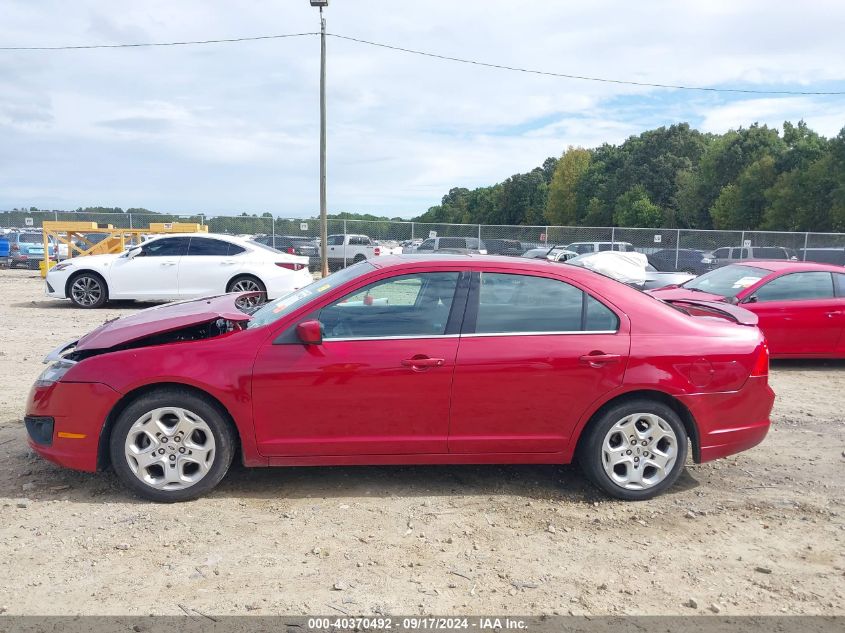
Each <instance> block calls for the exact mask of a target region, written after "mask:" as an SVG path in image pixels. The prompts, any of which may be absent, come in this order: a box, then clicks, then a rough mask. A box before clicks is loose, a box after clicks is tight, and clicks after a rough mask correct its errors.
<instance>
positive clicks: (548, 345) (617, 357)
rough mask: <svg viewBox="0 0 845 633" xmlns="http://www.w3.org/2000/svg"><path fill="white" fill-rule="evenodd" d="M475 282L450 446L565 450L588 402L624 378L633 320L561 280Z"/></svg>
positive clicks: (459, 449)
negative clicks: (625, 320) (629, 327)
mask: <svg viewBox="0 0 845 633" xmlns="http://www.w3.org/2000/svg"><path fill="white" fill-rule="evenodd" d="M473 283H474V288H473V290H472V291H471V292H470V298H469V303H468V306H467V318H466V320H465V327H464V330H465V331H464V333H463V334H462V336H461V342H460V347H459V349H458V357H457V361H456V368H455V379H454V382H453V388H452V415H451V428H450V431H449V452H450V453H552V452H560V451H563V450H564V449H566V447H567V446H568V444H569V438H570V437H571V435H572V432H573V429H574V427H575V426H576V424H577V423H578V421H579V419H580V418H581V415H582V414H583V412H584V411H585V410H586V409H587V408H588V407H589V405H590V404H592V403H593V402H594V401H595V400H596V399H597V398H600V397H601V396H602V395H603V394H604V393H606V392H608V391H610V390H612V389H614V388H615V387H617V386H619V385H620V384H621V383H622V377H623V375H624V373H625V367H626V364H627V360H628V354H629V348H630V341H629V335H628V330H627V326H626V325H625V323H623V322H622V321H621V320H620V318H619V317H618V316H617V315H616V314H615V313H614V312H613V311H612V310H610V309H609V308H608V307H606V306H605V305H604V304H602V303H601V302H599V301H597V300H596V299H595V298H593V297H591V296H590V295H588V294H587V293H585V292H582V291H581V290H580V289H578V288H576V287H575V286H573V285H570V284H568V283H565V282H563V281H560V280H558V279H553V278H549V277H537V276H531V275H518V274H502V273H492V272H483V273H481V274H480V279H477V280H474V282H473ZM476 305H477V316H475V319H474V321H475V324H474V327H473V323H472V321H473V312H475V306H476Z"/></svg>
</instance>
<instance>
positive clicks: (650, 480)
mask: <svg viewBox="0 0 845 633" xmlns="http://www.w3.org/2000/svg"><path fill="white" fill-rule="evenodd" d="M677 458H678V438H677V436H676V435H675V431H674V430H673V429H672V427H671V426H670V425H669V423H668V422H667V421H666V420H664V419H663V418H661V417H660V416H659V415H655V414H654V413H634V414H631V415H627V416H625V417H624V418H622V419H621V420H619V421H618V422H617V423H616V424H614V425H613V426H612V427H611V429H610V430H609V431H608V432H607V435H605V436H604V441H603V442H602V466H604V472H605V473H607V476H608V477H610V479H611V481H613V482H614V483H615V484H616V485H618V486H619V487H621V488H625V489H627V490H645V489H647V488H651V487H652V486H655V485H657V484H659V483H660V482H661V481H663V480H664V479H665V478H666V477H667V475H668V474H669V473H670V472H672V468H673V467H674V465H675V461H676V460H677Z"/></svg>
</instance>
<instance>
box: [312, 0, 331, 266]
mask: <svg viewBox="0 0 845 633" xmlns="http://www.w3.org/2000/svg"><path fill="white" fill-rule="evenodd" d="M310 2H311V6H312V7H319V8H320V266H321V268H322V276H323V277H326V276H327V275H328V274H329V245H328V241H329V227H328V225H329V221H328V215H327V213H328V212H327V210H326V18H324V17H323V7H328V6H329V0H310Z"/></svg>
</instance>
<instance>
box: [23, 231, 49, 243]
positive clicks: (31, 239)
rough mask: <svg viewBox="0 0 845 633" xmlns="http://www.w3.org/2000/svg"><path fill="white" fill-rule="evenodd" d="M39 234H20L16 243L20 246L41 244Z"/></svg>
mask: <svg viewBox="0 0 845 633" xmlns="http://www.w3.org/2000/svg"><path fill="white" fill-rule="evenodd" d="M42 239H43V238H42V237H41V234H40V233H21V235H20V237H19V238H18V241H19V242H20V243H21V244H43V243H44V242H43V241H42Z"/></svg>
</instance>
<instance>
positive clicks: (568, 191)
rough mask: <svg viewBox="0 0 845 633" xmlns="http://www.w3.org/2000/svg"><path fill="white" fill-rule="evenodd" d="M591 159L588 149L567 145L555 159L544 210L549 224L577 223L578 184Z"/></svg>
mask: <svg viewBox="0 0 845 633" xmlns="http://www.w3.org/2000/svg"><path fill="white" fill-rule="evenodd" d="M591 159H592V154H590V152H589V151H588V150H586V149H582V148H580V147H569V149H567V150H566V152H565V153H564V154H563V156H561V158H560V160H559V161H557V166H556V167H555V170H554V175H553V176H552V181H551V184H550V185H549V195H548V201H547V202H546V210H545V219H546V221H547V222H549V223H550V224H559V225H574V224H577V223H578V184H579V182H580V180H581V177H582V176H583V175H584V173H585V172H586V171H587V169H588V168H589V166H590V160H591Z"/></svg>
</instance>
